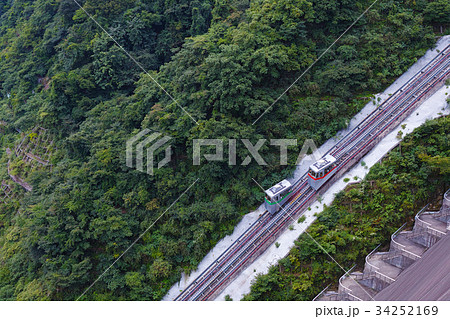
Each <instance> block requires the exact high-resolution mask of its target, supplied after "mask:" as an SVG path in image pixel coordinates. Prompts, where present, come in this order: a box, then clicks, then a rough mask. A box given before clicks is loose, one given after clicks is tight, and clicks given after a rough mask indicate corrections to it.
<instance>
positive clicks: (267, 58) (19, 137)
mask: <svg viewBox="0 0 450 319" xmlns="http://www.w3.org/2000/svg"><path fill="white" fill-rule="evenodd" d="M78 2H79V3H80V4H81V5H82V6H83V8H84V9H85V10H86V11H87V12H88V13H89V14H91V15H92V17H93V18H94V19H95V20H96V21H97V22H98V23H99V24H100V25H101V26H102V27H103V28H104V29H105V30H107V32H108V33H109V34H110V35H111V36H112V37H113V38H114V39H115V40H116V41H117V42H118V43H119V44H120V45H121V46H122V47H123V48H124V49H125V50H126V51H127V52H129V54H130V55H131V56H133V57H134V59H135V60H136V61H137V62H138V63H140V64H141V65H142V67H143V68H144V69H145V70H146V71H148V72H149V74H150V75H151V76H152V77H154V78H155V79H156V80H157V81H158V82H159V83H160V84H161V85H162V86H163V87H164V88H165V89H166V90H167V92H169V93H170V94H171V95H172V96H173V97H174V98H175V99H176V100H177V101H178V103H179V105H180V106H182V107H183V108H185V109H186V111H187V112H189V114H190V115H191V116H192V117H193V118H194V119H195V121H196V122H197V123H198V125H197V124H196V123H195V122H194V121H193V120H192V119H191V118H190V117H189V115H188V114H186V113H185V112H183V110H182V109H181V108H180V107H179V105H177V104H176V103H175V102H174V101H173V100H171V99H170V98H169V97H168V96H167V95H166V94H165V93H164V92H163V91H162V90H161V89H160V88H159V87H158V86H157V85H155V83H154V82H153V80H152V79H151V78H150V77H149V75H147V74H145V73H144V72H142V70H141V69H140V68H139V67H138V66H137V65H136V64H135V63H134V62H133V60H132V59H130V58H129V57H128V56H127V54H125V53H124V52H123V51H122V50H121V49H120V48H119V47H118V46H117V45H116V44H115V43H114V41H113V40H112V39H111V38H110V37H109V36H108V35H107V34H105V33H104V32H103V31H102V30H101V29H100V28H99V27H98V26H97V25H96V24H95V23H94V22H93V21H92V20H91V19H89V17H88V16H87V15H86V13H85V12H84V11H83V10H81V9H80V8H79V7H78V5H77V4H76V3H75V2H74V1H73V0H36V1H26V0H17V1H15V0H0V14H1V17H0V75H1V76H0V134H1V135H0V136H1V145H0V156H1V157H0V163H1V166H0V179H1V180H2V192H1V193H0V195H1V198H2V200H1V201H0V299H2V300H3V299H8V300H9V299H20V300H47V299H52V300H73V299H76V298H77V297H78V296H80V294H81V293H82V292H83V291H84V290H85V289H86V288H87V287H88V286H89V285H90V284H91V283H92V282H93V281H94V280H95V279H96V278H97V277H98V276H99V275H100V274H102V273H103V271H104V270H105V269H107V268H108V266H109V265H111V263H112V262H113V261H114V260H115V259H116V258H117V257H118V256H120V254H121V253H122V252H123V251H124V250H125V249H126V248H127V247H128V246H129V245H130V244H131V243H132V242H133V241H134V240H135V239H136V238H137V237H138V236H139V234H141V233H142V232H143V231H144V230H145V229H146V228H147V227H148V226H150V225H151V224H152V223H153V222H154V221H156V219H157V218H158V216H160V215H161V213H163V212H164V210H165V209H166V208H167V207H169V205H170V204H171V203H172V202H173V201H174V200H175V199H177V198H178V196H180V195H181V194H182V193H183V192H184V191H185V190H186V189H187V188H188V186H189V185H191V183H192V182H193V181H194V180H196V179H197V178H198V179H199V180H198V182H197V183H196V185H195V186H194V187H193V188H192V189H190V190H189V192H187V193H186V194H185V195H184V196H183V197H182V198H180V200H179V201H178V202H177V203H176V205H174V206H173V207H172V208H171V209H170V210H169V211H168V212H167V214H165V215H164V216H163V218H161V219H160V220H158V222H157V223H156V224H155V225H154V226H153V227H152V229H151V230H150V231H149V232H148V233H147V234H146V235H145V236H144V237H143V238H142V239H141V240H140V241H138V242H137V243H136V245H135V246H133V248H132V249H130V250H129V251H128V252H127V254H126V255H124V257H123V258H121V259H120V260H119V261H118V262H117V263H116V264H115V265H114V267H112V268H111V269H110V270H109V271H108V272H107V273H106V274H105V275H104V276H103V277H102V278H101V279H100V280H99V281H98V282H97V283H96V284H95V286H94V287H93V288H92V289H91V290H90V291H89V292H88V293H87V294H86V295H85V296H84V297H83V298H85V299H90V300H105V299H108V300H111V299H113V300H129V299H133V300H134V299H136V300H137V299H143V300H158V299H161V298H162V297H163V296H164V294H165V293H166V292H167V290H168V289H169V288H170V286H171V285H172V284H173V283H175V282H176V281H177V280H179V278H180V274H181V272H182V271H185V272H189V271H191V270H192V269H195V268H196V266H197V265H198V263H199V262H200V261H201V259H202V258H203V256H204V255H205V254H206V253H207V252H208V251H209V249H211V248H212V247H213V246H214V245H215V243H216V242H217V241H218V240H220V239H221V238H222V237H223V236H224V235H225V234H227V233H229V232H231V231H232V229H233V227H234V225H236V223H237V222H238V221H239V219H240V216H242V214H244V213H246V212H248V210H249V209H252V208H254V207H256V206H257V205H259V203H261V202H262V194H261V192H260V190H259V188H258V186H257V185H256V184H255V183H254V182H253V181H252V178H254V179H255V180H257V181H259V182H260V183H261V184H262V185H263V186H264V187H266V186H269V185H271V184H274V183H275V182H277V181H279V180H281V179H282V178H284V177H285V176H287V175H288V174H289V173H290V172H291V171H292V169H293V166H290V167H287V168H286V167H281V166H279V165H276V164H275V159H276V158H277V156H278V151H277V150H276V149H272V150H269V149H268V148H267V147H266V148H264V147H263V148H262V151H261V154H264V157H265V158H267V159H270V158H272V159H273V160H272V161H271V162H270V163H269V164H270V165H268V166H266V167H260V166H257V165H256V164H255V162H254V161H253V162H251V163H250V165H248V166H240V165H238V166H229V165H228V163H227V161H224V162H212V163H208V164H206V163H204V165H201V166H193V165H192V154H191V151H190V147H191V145H192V139H194V138H234V139H240V138H248V139H250V140H251V141H252V142H253V143H255V142H256V141H257V140H258V139H259V138H296V139H297V140H298V145H300V146H301V144H302V142H303V141H304V140H305V139H307V138H313V139H314V140H315V142H316V143H318V144H319V143H322V142H323V141H325V140H326V139H327V138H330V137H331V136H333V135H334V134H335V133H336V131H337V130H339V129H341V128H343V127H345V126H346V124H347V123H348V120H349V119H350V118H351V117H352V116H353V115H354V114H355V113H356V112H357V111H358V110H359V109H360V108H361V107H362V106H363V105H364V104H365V103H367V102H368V101H369V100H370V98H371V97H372V94H374V93H377V92H379V91H382V90H383V88H384V87H386V86H387V85H388V84H390V83H391V82H392V81H393V80H395V78H397V77H398V76H399V75H401V74H402V73H403V72H404V71H405V70H406V69H407V68H408V67H409V66H410V65H412V64H413V63H414V62H415V61H416V60H417V58H418V57H420V56H421V55H423V54H424V53H425V51H426V50H427V49H428V48H430V47H432V46H433V44H434V43H435V41H436V35H439V34H440V32H448V30H449V23H450V21H448V17H449V16H450V5H449V3H448V1H447V0H436V1H428V0H416V1H410V0H401V1H398V0H385V1H379V3H377V4H376V5H375V6H373V7H372V9H370V10H369V11H368V12H367V14H366V15H365V16H364V17H362V19H361V20H360V21H359V22H358V23H357V24H356V25H355V26H354V27H353V28H352V29H351V30H350V31H349V32H348V33H347V34H346V35H345V36H344V37H342V38H341V39H340V41H339V42H338V43H337V45H336V46H335V47H333V49H331V50H330V51H329V52H327V53H326V54H325V55H324V56H323V58H322V59H321V60H320V61H319V62H318V63H317V64H316V65H315V67H314V68H313V69H311V70H310V71H309V72H308V73H307V74H306V75H305V76H304V77H303V78H302V79H301V80H300V81H298V82H297V84H296V85H295V86H293V87H292V88H291V90H290V91H289V92H288V94H286V95H285V96H284V97H283V98H281V99H280V100H279V101H278V102H277V104H276V105H275V106H274V108H273V109H272V110H270V111H269V112H267V113H266V114H265V115H264V116H263V117H262V118H261V119H260V120H259V121H258V122H257V123H256V124H255V125H251V124H252V123H253V121H254V120H256V119H257V118H258V116H259V115H260V114H261V113H262V112H264V110H265V109H266V108H267V107H268V106H269V105H270V104H271V103H272V102H273V101H274V100H275V99H276V98H277V97H278V96H279V95H280V94H281V93H282V92H283V91H284V90H285V89H286V88H287V87H288V86H289V85H290V84H291V83H292V82H293V81H294V80H295V79H296V78H297V77H298V76H299V75H300V74H301V72H303V71H304V70H305V69H306V68H307V67H308V66H309V65H310V64H311V63H312V62H313V61H314V60H315V59H316V58H317V57H318V56H319V55H320V54H322V53H323V52H324V50H325V49H326V48H327V47H328V46H329V45H330V44H331V43H332V42H333V41H334V40H335V39H336V38H337V37H338V36H339V35H340V34H341V33H342V32H343V31H344V30H345V29H347V28H348V26H349V25H351V24H352V22H353V21H354V20H355V19H356V18H357V17H358V16H359V15H360V14H361V13H362V12H363V11H364V10H365V9H366V8H367V7H368V6H369V5H370V4H371V3H372V1H366V0H343V1H337V0H327V1H323V0H308V1H307V0H255V1H247V0H241V1H237V0H193V1H189V0H136V1H133V0H125V1H123V0H121V1H119V0H86V1H78ZM435 32H437V33H435ZM143 128H149V129H153V130H156V131H158V132H161V133H164V134H165V135H168V136H171V137H172V138H173V143H172V144H173V153H174V154H173V160H172V161H171V162H170V164H169V165H168V166H165V167H163V168H161V169H158V170H156V173H155V175H153V176H150V175H147V174H144V173H141V172H139V171H136V170H134V169H132V168H128V167H126V165H125V142H126V140H127V139H128V138H130V137H131V136H133V134H136V133H137V132H139V131H140V130H141V129H143ZM292 150H293V151H295V150H298V149H297V148H293V149H292ZM30 152H31V153H32V155H30ZM270 152H275V153H270ZM33 154H34V155H33ZM291 154H295V152H291ZM246 156H247V153H246V152H244V150H243V149H239V150H238V164H239V163H241V162H242V160H243V159H244V158H245V157H246ZM5 194H6V195H5Z"/></svg>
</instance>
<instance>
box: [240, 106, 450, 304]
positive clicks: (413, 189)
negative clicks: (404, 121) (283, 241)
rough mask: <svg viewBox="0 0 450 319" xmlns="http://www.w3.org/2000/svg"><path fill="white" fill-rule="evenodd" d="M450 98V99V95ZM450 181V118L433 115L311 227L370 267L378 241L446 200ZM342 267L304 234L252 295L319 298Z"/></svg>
mask: <svg viewBox="0 0 450 319" xmlns="http://www.w3.org/2000/svg"><path fill="white" fill-rule="evenodd" d="M449 103H450V100H449ZM448 187H450V117H449V116H446V117H441V118H439V119H436V120H432V121H428V122H426V123H425V124H424V125H422V126H420V127H419V128H417V129H415V130H414V131H413V132H412V133H411V134H409V135H407V136H406V137H405V139H404V140H403V141H402V142H401V145H400V147H399V148H397V149H395V150H394V151H392V152H391V153H390V154H389V155H388V156H387V157H386V158H385V160H383V161H382V162H381V163H380V164H376V165H375V166H374V167H372V168H371V169H370V171H369V173H368V174H367V176H366V178H365V179H364V180H363V181H362V182H361V183H360V184H357V185H353V186H349V187H348V189H346V190H344V191H342V192H340V193H338V194H337V195H336V198H335V200H334V201H333V203H332V204H331V206H330V207H326V208H325V209H324V211H323V212H322V213H321V214H320V215H319V216H318V218H317V220H316V221H315V222H314V223H313V224H312V225H311V226H310V227H309V228H308V233H309V234H310V235H311V237H312V238H314V239H315V240H316V241H317V242H318V243H320V245H322V247H324V249H325V250H326V251H327V252H328V253H329V254H330V255H331V256H333V258H334V259H335V260H336V262H338V263H339V264H340V265H341V266H342V267H344V269H350V268H351V267H352V266H353V265H355V264H356V265H357V266H358V269H361V270H362V269H363V267H364V263H365V257H366V255H367V254H368V253H370V252H371V251H372V250H373V249H374V248H375V247H377V245H379V244H382V248H383V247H386V246H387V247H389V243H390V239H391V234H393V233H394V232H395V231H396V230H397V229H398V228H399V227H400V226H401V225H402V224H403V223H405V222H408V227H412V225H414V216H415V215H416V214H417V212H418V211H419V210H420V209H421V208H422V207H423V206H425V205H426V204H428V203H435V202H436V203H438V204H440V202H441V200H442V195H443V194H444V192H445V191H446V190H447V189H448ZM342 275H343V271H342V269H341V268H340V267H339V266H338V265H337V264H336V263H334V262H333V261H332V260H330V258H329V257H328V256H327V255H326V254H325V252H324V251H323V250H322V249H320V248H319V246H317V244H316V243H315V242H313V240H311V238H310V237H309V236H308V235H306V234H303V235H301V236H300V237H299V238H298V240H297V241H296V243H295V247H294V248H293V249H292V250H291V251H290V253H289V255H288V256H287V257H286V258H283V259H282V260H281V261H280V262H279V265H278V266H274V267H272V268H271V269H270V271H269V273H268V274H267V275H260V276H258V277H257V279H256V281H255V284H254V285H253V286H252V289H251V292H250V293H249V294H248V295H247V296H245V298H244V300H312V299H313V298H314V297H315V296H316V295H317V294H318V293H319V292H320V291H321V290H322V289H324V288H325V287H326V286H327V285H329V284H331V285H335V284H336V283H337V282H338V280H339V278H340V277H341V276H342Z"/></svg>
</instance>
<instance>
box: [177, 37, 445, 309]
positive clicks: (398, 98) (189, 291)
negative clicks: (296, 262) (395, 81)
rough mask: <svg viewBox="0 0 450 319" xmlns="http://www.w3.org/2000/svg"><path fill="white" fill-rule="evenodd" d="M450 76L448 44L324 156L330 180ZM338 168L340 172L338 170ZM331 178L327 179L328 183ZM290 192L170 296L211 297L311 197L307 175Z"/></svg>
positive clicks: (313, 196) (298, 212) (255, 256)
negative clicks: (332, 168) (332, 169)
mask: <svg viewBox="0 0 450 319" xmlns="http://www.w3.org/2000/svg"><path fill="white" fill-rule="evenodd" d="M449 76H450V46H448V47H447V48H445V49H444V50H443V51H441V52H440V53H439V54H438V56H436V57H435V58H434V59H433V60H432V61H430V62H429V63H428V64H427V65H426V66H425V67H423V68H422V70H421V71H419V72H418V73H417V74H416V75H415V76H413V77H412V78H411V79H410V80H409V81H408V82H407V83H406V84H404V85H403V86H402V87H401V88H400V89H398V90H397V91H396V92H394V93H393V94H392V95H391V96H390V97H389V98H388V99H387V100H386V101H385V102H383V103H382V104H381V106H380V107H379V108H377V109H375V110H374V111H373V112H372V113H371V114H369V115H368V116H367V117H366V118H365V119H364V120H363V121H362V122H361V123H360V124H359V125H358V126H357V127H355V128H354V129H353V130H351V131H350V132H349V133H347V135H345V136H344V137H343V138H342V139H341V140H340V141H339V142H338V143H337V144H336V145H335V146H334V147H333V148H332V149H331V150H330V151H328V152H327V154H331V155H333V156H334V157H335V158H336V159H337V168H336V170H337V172H336V178H337V177H338V176H340V175H342V173H343V172H344V171H345V169H346V168H349V167H350V166H351V165H353V164H354V160H355V159H356V160H358V159H359V158H361V157H362V156H363V155H364V154H366V153H367V152H368V151H369V148H370V145H372V144H373V143H375V142H376V141H377V139H380V138H382V137H383V136H384V135H386V134H387V132H388V131H389V129H393V128H394V127H395V126H396V125H398V123H399V121H401V120H402V119H403V118H405V117H406V116H407V115H409V114H410V113H411V112H412V111H413V110H414V109H415V107H417V106H418V105H419V104H420V102H421V101H423V99H425V98H426V97H427V96H428V95H429V94H430V93H432V92H433V91H435V89H436V87H438V86H439V83H443V81H444V80H445V79H446V78H448V77H449ZM339 171H340V173H338V172H339ZM331 182H332V180H330V181H328V182H327V183H328V184H331ZM292 187H293V195H292V196H291V199H290V200H289V202H288V203H286V205H285V207H284V209H282V210H280V211H279V212H278V213H277V214H275V215H273V216H271V215H270V214H269V213H268V212H267V211H266V212H265V213H264V214H263V215H261V216H260V217H259V218H258V220H256V221H255V222H254V223H253V224H252V225H251V226H250V227H249V228H248V229H247V230H246V231H245V232H244V233H243V234H242V235H241V236H240V237H239V238H238V239H237V240H236V241H234V242H233V243H232V244H231V246H230V247H229V248H228V249H226V250H225V251H224V252H223V253H222V254H221V255H220V256H219V257H218V258H217V259H216V260H215V261H214V262H213V263H211V264H210V265H209V266H208V268H206V269H205V270H204V271H203V272H202V273H201V274H200V275H199V276H198V277H197V278H196V279H195V280H194V281H193V282H192V283H191V284H190V285H189V286H188V287H187V288H186V289H185V290H184V291H183V292H181V293H180V294H179V295H178V296H177V298H175V300H208V299H212V297H214V296H215V295H217V294H218V293H219V292H220V291H221V290H223V289H224V288H225V286H226V284H227V283H228V282H230V280H232V279H233V278H234V276H235V275H237V274H238V273H239V271H241V270H243V269H244V267H245V266H246V265H247V264H248V262H249V261H251V260H254V259H255V258H257V257H258V256H259V255H260V254H261V253H262V252H263V251H264V248H265V247H266V246H267V245H268V244H270V243H271V242H272V241H273V240H274V237H275V235H277V234H278V233H279V232H281V230H283V229H284V227H285V226H287V225H288V224H289V223H290V222H291V221H292V220H293V219H294V218H295V217H296V216H298V215H299V214H300V213H301V212H303V211H304V210H305V209H306V207H307V205H308V204H310V203H311V201H312V200H314V198H315V196H316V195H317V192H316V191H315V190H313V189H312V188H311V187H309V185H308V183H307V174H305V175H303V176H302V177H301V178H300V179H299V180H298V181H296V182H295V183H294V185H293V186H292Z"/></svg>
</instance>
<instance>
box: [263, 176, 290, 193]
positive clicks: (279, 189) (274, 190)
mask: <svg viewBox="0 0 450 319" xmlns="http://www.w3.org/2000/svg"><path fill="white" fill-rule="evenodd" d="M291 186H292V185H291V183H290V182H289V181H288V180H286V179H283V180H282V181H281V182H279V183H278V184H276V185H273V186H272V187H271V188H269V189H268V190H266V191H265V193H266V194H267V195H269V196H270V197H273V196H276V195H278V194H279V193H281V192H282V191H284V190H285V189H286V188H288V187H291Z"/></svg>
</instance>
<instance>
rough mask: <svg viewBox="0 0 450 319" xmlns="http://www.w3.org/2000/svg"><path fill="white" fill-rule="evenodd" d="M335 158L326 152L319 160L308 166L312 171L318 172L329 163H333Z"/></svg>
mask: <svg viewBox="0 0 450 319" xmlns="http://www.w3.org/2000/svg"><path fill="white" fill-rule="evenodd" d="M335 161H336V159H335V158H334V157H333V156H332V155H330V154H327V155H325V156H324V157H322V158H321V159H320V160H318V161H317V162H315V163H314V164H312V165H311V166H310V167H309V168H310V169H312V170H313V171H314V172H316V173H317V172H320V171H321V170H322V169H324V168H325V167H327V166H329V165H330V164H332V163H334V162H335Z"/></svg>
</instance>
